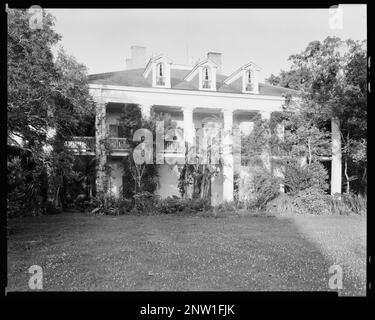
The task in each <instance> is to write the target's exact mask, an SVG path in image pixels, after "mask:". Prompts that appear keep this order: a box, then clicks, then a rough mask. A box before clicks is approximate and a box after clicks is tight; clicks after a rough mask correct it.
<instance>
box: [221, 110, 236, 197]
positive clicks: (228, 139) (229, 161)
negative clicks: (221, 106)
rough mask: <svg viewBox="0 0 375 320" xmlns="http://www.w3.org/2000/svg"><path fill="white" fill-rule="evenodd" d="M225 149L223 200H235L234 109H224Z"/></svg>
mask: <svg viewBox="0 0 375 320" xmlns="http://www.w3.org/2000/svg"><path fill="white" fill-rule="evenodd" d="M223 116H224V139H223V143H224V148H223V149H224V150H223V158H222V159H223V201H233V190H234V186H233V184H234V181H233V178H234V174H233V173H234V168H233V167H234V161H233V137H232V129H233V111H232V110H223Z"/></svg>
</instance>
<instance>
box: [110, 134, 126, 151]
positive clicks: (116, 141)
mask: <svg viewBox="0 0 375 320" xmlns="http://www.w3.org/2000/svg"><path fill="white" fill-rule="evenodd" d="M108 142H109V149H110V150H111V151H128V150H129V144H128V139H127V138H113V137H111V138H108Z"/></svg>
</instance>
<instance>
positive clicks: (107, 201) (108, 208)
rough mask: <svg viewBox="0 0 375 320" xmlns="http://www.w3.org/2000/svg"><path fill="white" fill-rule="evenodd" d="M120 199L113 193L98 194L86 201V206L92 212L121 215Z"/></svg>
mask: <svg viewBox="0 0 375 320" xmlns="http://www.w3.org/2000/svg"><path fill="white" fill-rule="evenodd" d="M120 201H121V199H119V198H116V197H114V196H111V195H103V196H97V197H93V198H91V199H90V200H89V201H87V202H85V208H86V211H88V212H89V213H90V214H99V215H119V214H120V210H119V208H120Z"/></svg>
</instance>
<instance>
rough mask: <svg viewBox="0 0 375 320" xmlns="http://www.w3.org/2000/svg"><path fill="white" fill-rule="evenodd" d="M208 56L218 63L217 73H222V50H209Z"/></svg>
mask: <svg viewBox="0 0 375 320" xmlns="http://www.w3.org/2000/svg"><path fill="white" fill-rule="evenodd" d="M207 58H208V59H210V60H212V61H213V62H215V63H216V64H217V73H218V74H220V73H221V53H220V52H209V53H207Z"/></svg>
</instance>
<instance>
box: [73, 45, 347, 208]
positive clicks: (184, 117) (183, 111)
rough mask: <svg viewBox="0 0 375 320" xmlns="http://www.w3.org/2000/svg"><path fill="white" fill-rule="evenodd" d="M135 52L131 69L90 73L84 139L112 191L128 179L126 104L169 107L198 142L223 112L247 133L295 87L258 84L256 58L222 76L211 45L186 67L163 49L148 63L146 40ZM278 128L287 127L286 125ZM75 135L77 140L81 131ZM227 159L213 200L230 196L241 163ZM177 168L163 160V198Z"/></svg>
mask: <svg viewBox="0 0 375 320" xmlns="http://www.w3.org/2000/svg"><path fill="white" fill-rule="evenodd" d="M131 52H132V57H131V59H127V61H126V62H127V67H126V70H124V71H118V72H109V73H101V74H94V75H90V76H89V85H90V93H91V95H92V96H93V98H94V100H95V102H96V123H95V125H96V137H87V141H89V140H90V139H91V140H93V139H96V140H95V141H96V143H95V144H92V146H95V147H92V148H91V149H90V148H89V147H87V149H86V150H85V151H86V154H92V155H96V156H97V159H98V161H97V165H98V170H97V176H96V188H97V190H101V189H102V188H103V184H102V180H103V178H104V177H103V174H105V173H103V170H100V169H101V168H102V167H103V166H104V165H105V164H108V165H109V166H110V168H111V170H110V172H111V173H110V177H106V178H108V192H110V193H112V194H114V195H120V193H121V187H122V184H123V181H126V177H123V173H122V169H121V166H120V165H119V161H121V159H122V158H123V157H127V156H128V155H129V150H128V148H127V143H126V138H124V137H121V132H120V131H121V130H119V129H118V127H119V126H120V123H119V116H120V113H121V110H122V109H123V108H124V107H125V108H126V105H127V104H137V105H139V106H140V108H141V111H142V115H143V117H145V118H148V117H150V114H151V111H153V112H155V113H158V112H162V113H164V114H165V113H169V114H170V116H171V118H172V119H173V120H174V121H175V122H176V123H177V124H178V127H179V128H181V129H182V130H183V140H184V141H186V142H188V143H190V144H193V143H194V141H195V138H196V132H197V130H199V129H201V128H204V127H205V126H207V125H210V123H211V122H215V120H214V118H216V119H221V120H220V121H219V122H220V123H219V124H218V125H219V126H221V127H222V128H223V129H224V131H225V130H232V128H233V127H237V128H239V129H240V130H241V132H245V133H249V132H251V130H252V127H253V123H252V121H251V119H252V117H253V115H254V112H257V113H260V114H261V116H262V117H263V118H266V119H268V118H270V116H271V114H272V112H280V111H282V104H283V102H284V95H285V94H288V93H289V94H292V95H296V94H297V92H295V91H294V90H290V89H286V88H281V87H276V86H271V85H268V84H263V83H260V82H259V81H258V79H259V76H258V74H259V67H258V66H257V65H255V64H254V63H252V62H249V63H248V64H246V65H244V66H242V67H240V68H238V69H237V70H235V71H234V72H233V73H232V74H231V75H229V76H225V75H223V74H222V73H221V54H220V53H214V52H210V53H208V54H207V57H206V58H205V59H204V60H201V61H199V62H198V63H196V64H195V65H194V66H187V65H177V64H174V63H173V61H172V60H170V59H169V58H168V57H166V56H164V55H158V56H153V57H151V58H150V59H149V60H148V62H147V63H146V49H145V48H144V47H138V46H133V47H132V48H131ZM213 116H216V117H213ZM332 128H333V131H334V132H333V137H337V127H336V126H333V127H332ZM280 132H281V134H282V128H280ZM103 137H108V139H109V146H110V150H109V152H106V150H103V148H104V147H103V144H101V143H99V140H100V139H102V138H103ZM76 139H77V140H80V137H77V138H76ZM338 139H339V137H338ZM81 140H82V137H81ZM336 140H337V139H336ZM168 146H169V145H167V144H166V146H165V147H166V148H165V157H167V156H168ZM338 146H339V141H338V142H337V141H336V145H335V144H334V145H333V147H334V149H335V148H336V149H335V150H336V151H334V156H333V160H332V161H331V163H332V170H331V172H332V174H331V176H332V181H331V193H336V192H341V159H340V154H339V152H338V151H337V147H338ZM107 151H108V150H107ZM173 156H176V154H174V155H173ZM226 160H227V161H226V162H225V164H223V167H222V170H221V171H220V174H219V175H217V176H215V177H213V178H212V181H211V202H212V204H218V203H221V202H222V201H232V200H233V191H234V174H235V173H236V172H240V171H241V168H236V167H235V166H234V165H233V158H231V156H230V155H228V156H227V159H226ZM180 167H181V166H179V165H169V164H167V163H165V164H162V165H159V166H158V168H159V169H158V170H159V176H160V186H159V188H158V190H157V193H158V194H159V195H160V196H161V197H163V198H165V197H168V196H172V195H177V196H179V191H178V186H177V185H178V178H179V175H180V173H179V170H180ZM338 172H339V174H338ZM338 176H339V177H338Z"/></svg>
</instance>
